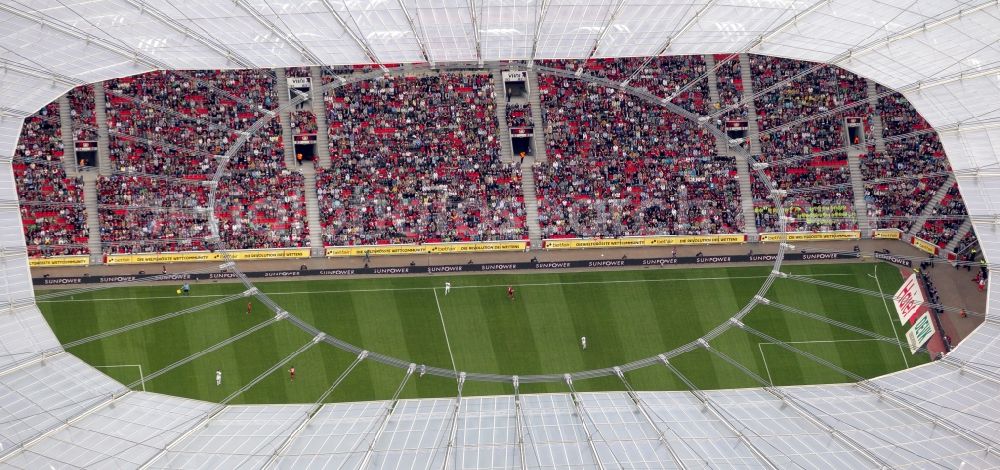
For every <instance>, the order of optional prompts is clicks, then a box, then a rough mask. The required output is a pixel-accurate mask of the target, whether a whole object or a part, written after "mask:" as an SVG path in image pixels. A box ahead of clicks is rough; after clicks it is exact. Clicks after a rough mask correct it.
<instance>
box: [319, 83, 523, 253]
mask: <svg viewBox="0 0 1000 470" xmlns="http://www.w3.org/2000/svg"><path fill="white" fill-rule="evenodd" d="M494 100H495V95H494V89H493V83H492V80H491V77H490V75H488V74H485V73H441V74H423V75H419V76H415V75H408V76H387V77H383V78H380V79H376V80H372V81H365V82H361V83H358V84H352V85H347V86H345V87H341V88H338V89H336V90H334V91H333V93H332V94H331V96H329V97H328V98H327V122H328V126H329V132H330V155H331V159H332V160H333V168H331V169H330V170H321V171H320V173H319V174H318V175H317V180H316V181H317V193H318V196H319V203H320V209H321V216H322V221H323V223H324V226H323V241H324V244H326V245H350V244H372V243H413V242H434V241H464V240H471V241H481V240H514V239H516V240H520V239H523V238H525V237H526V229H525V215H524V205H523V201H522V200H521V199H520V198H521V187H520V182H521V177H520V171H519V170H518V168H517V167H516V166H514V165H510V164H504V163H502V162H501V161H500V144H499V142H498V141H497V139H496V135H497V130H496V129H497V126H498V123H497V119H496V113H495V111H494V109H495V106H496V104H495V101H494Z"/></svg>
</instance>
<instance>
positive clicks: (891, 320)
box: [872, 264, 910, 369]
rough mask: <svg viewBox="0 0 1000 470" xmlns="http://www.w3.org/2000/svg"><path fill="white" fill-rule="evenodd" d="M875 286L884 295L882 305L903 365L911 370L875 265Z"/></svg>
mask: <svg viewBox="0 0 1000 470" xmlns="http://www.w3.org/2000/svg"><path fill="white" fill-rule="evenodd" d="M872 277H874V278H875V285H877V286H878V293H879V294H881V295H882V305H884V306H885V314H886V316H888V317H889V326H890V327H892V334H893V335H895V336H896V342H897V343H899V354H900V355H901V356H903V364H906V368H907V369H909V368H910V361H909V360H908V359H906V353H905V352H903V343H902V342H901V341H900V339H899V331H897V330H896V320H895V319H894V318H892V312H890V311H889V302H888V301H886V300H885V293H884V292H882V282H881V281H879V280H878V264H875V275H874V276H872Z"/></svg>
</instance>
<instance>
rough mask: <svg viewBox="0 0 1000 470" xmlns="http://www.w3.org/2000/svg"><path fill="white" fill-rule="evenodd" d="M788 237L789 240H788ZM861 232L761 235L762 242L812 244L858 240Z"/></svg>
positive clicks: (774, 233)
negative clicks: (814, 242) (815, 242)
mask: <svg viewBox="0 0 1000 470" xmlns="http://www.w3.org/2000/svg"><path fill="white" fill-rule="evenodd" d="M786 237H787V238H786ZM860 238H861V232H860V231H858V230H835V231H832V232H784V233H782V232H772V233H762V234H760V241H762V242H782V241H786V240H787V241H790V242H812V241H826V240H858V239H860Z"/></svg>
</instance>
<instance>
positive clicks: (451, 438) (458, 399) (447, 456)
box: [441, 372, 465, 468]
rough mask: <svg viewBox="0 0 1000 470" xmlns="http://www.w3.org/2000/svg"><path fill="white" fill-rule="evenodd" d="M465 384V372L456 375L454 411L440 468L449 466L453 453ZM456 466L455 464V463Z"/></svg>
mask: <svg viewBox="0 0 1000 470" xmlns="http://www.w3.org/2000/svg"><path fill="white" fill-rule="evenodd" d="M464 386H465V372H462V373H461V374H459V376H458V395H456V396H455V405H454V406H455V411H454V413H452V419H451V432H449V433H448V448H447V449H445V451H444V464H443V465H441V468H449V466H448V463H449V462H451V459H452V457H451V456H452V454H454V453H455V441H456V440H457V439H458V423H459V422H460V416H461V414H462V387H464ZM455 467H456V468H457V465H455Z"/></svg>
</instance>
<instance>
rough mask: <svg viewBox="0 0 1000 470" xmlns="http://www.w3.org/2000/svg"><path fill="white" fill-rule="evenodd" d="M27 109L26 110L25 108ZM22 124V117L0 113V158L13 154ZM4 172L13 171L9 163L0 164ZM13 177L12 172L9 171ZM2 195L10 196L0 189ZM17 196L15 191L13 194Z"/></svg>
mask: <svg viewBox="0 0 1000 470" xmlns="http://www.w3.org/2000/svg"><path fill="white" fill-rule="evenodd" d="M26 111H27V110H26ZM23 124H24V119H21V118H17V117H10V116H4V115H2V114H0V158H6V157H11V156H13V155H14V147H16V146H17V139H18V138H19V137H20V135H21V126H22V125H23ZM0 165H2V166H3V167H6V168H2V169H3V171H4V172H6V171H13V170H10V169H9V167H10V165H6V164H2V163H0ZM11 175H12V177H13V173H11ZM0 195H2V196H5V197H6V196H10V194H9V193H6V192H3V191H0ZM13 196H14V197H17V193H16V192H15V193H14V194H13Z"/></svg>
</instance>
